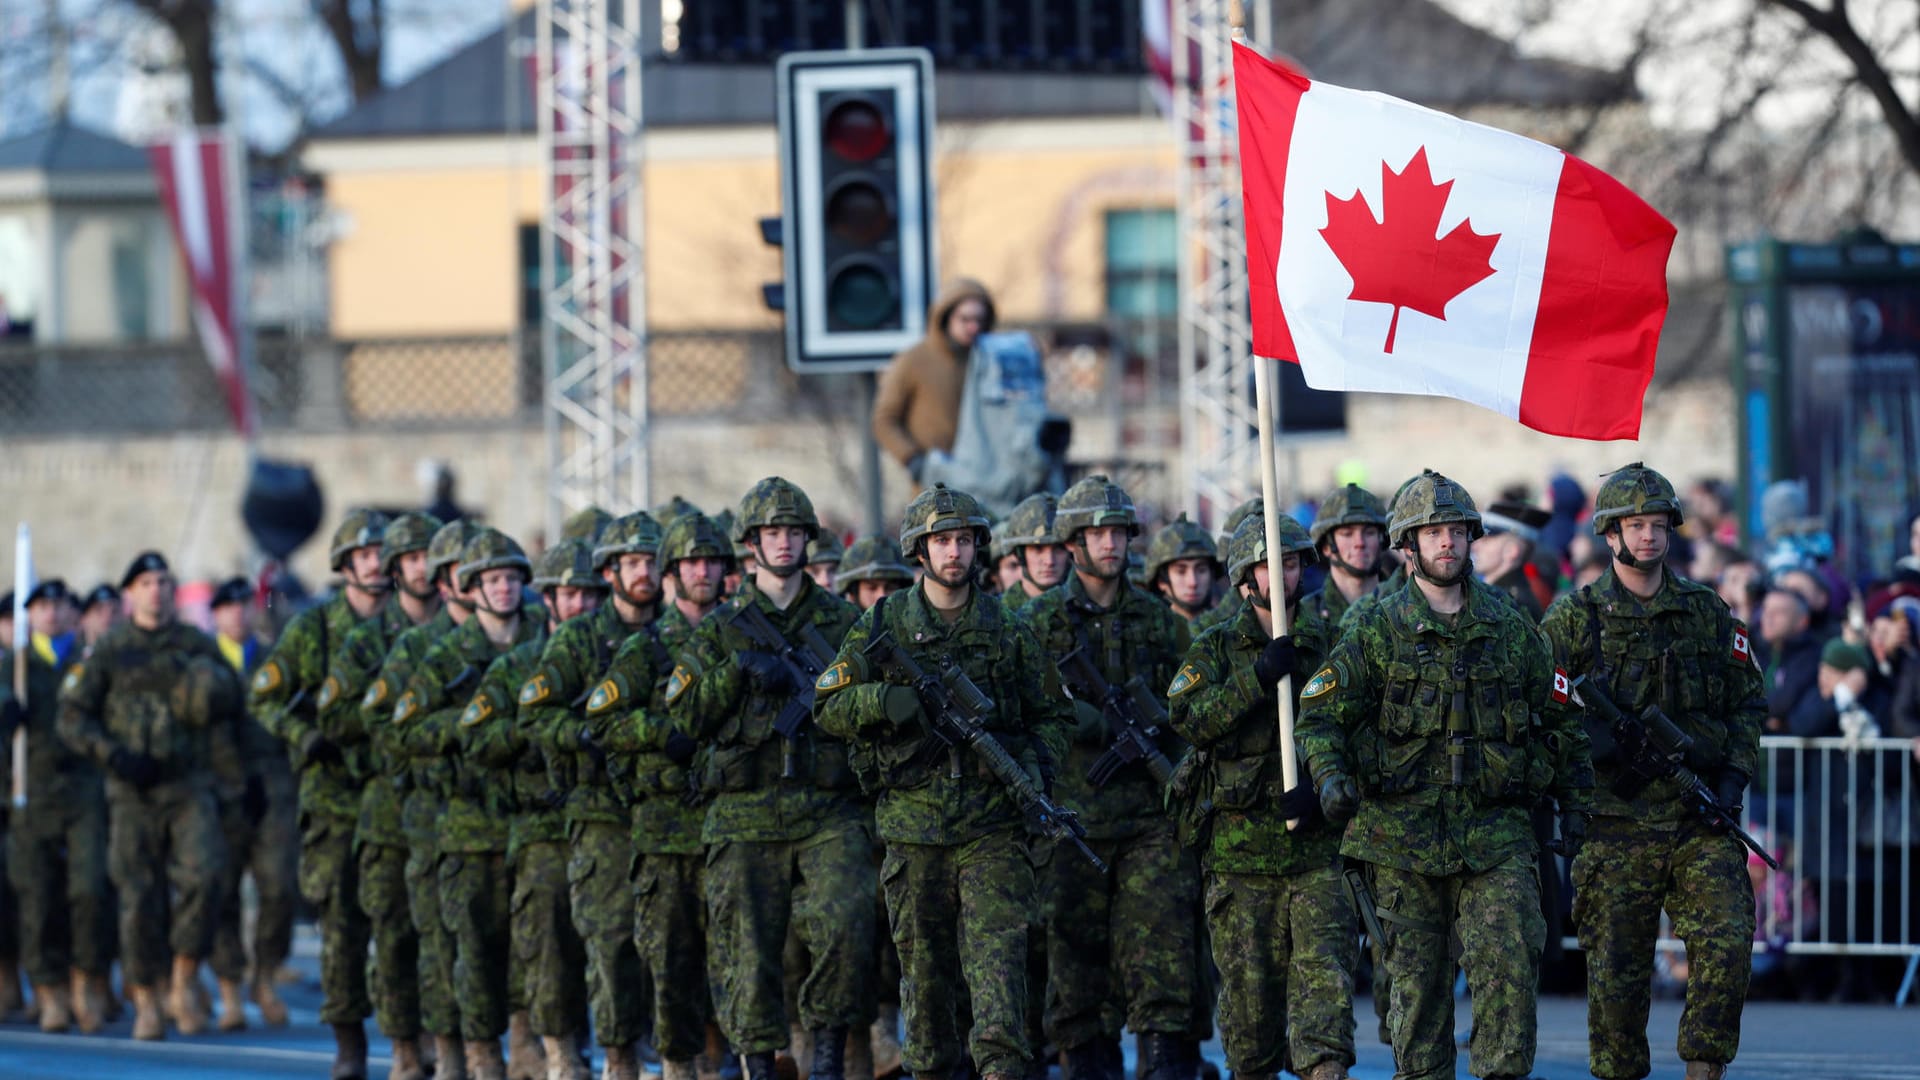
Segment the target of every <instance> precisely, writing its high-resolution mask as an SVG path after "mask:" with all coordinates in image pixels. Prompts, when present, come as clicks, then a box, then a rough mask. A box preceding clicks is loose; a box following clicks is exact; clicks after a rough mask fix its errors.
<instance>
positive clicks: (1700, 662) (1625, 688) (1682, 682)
mask: <svg viewBox="0 0 1920 1080" xmlns="http://www.w3.org/2000/svg"><path fill="white" fill-rule="evenodd" d="M1579 595H1580V599H1579V601H1578V602H1579V604H1580V607H1581V609H1582V610H1583V611H1584V612H1585V613H1586V618H1587V632H1588V638H1589V649H1590V652H1589V654H1588V656H1587V657H1586V658H1585V660H1586V663H1587V664H1588V672H1589V675H1590V677H1591V678H1592V679H1593V680H1594V681H1595V682H1598V683H1599V684H1601V685H1602V686H1603V687H1605V688H1606V692H1607V693H1609V694H1611V695H1612V697H1613V702H1614V704H1616V705H1618V706H1619V707H1620V709H1621V711H1623V712H1625V713H1626V714H1627V715H1629V716H1638V715H1640V713H1641V711H1642V710H1644V709H1645V708H1646V707H1647V706H1648V705H1658V706H1659V707H1660V709H1661V711H1663V712H1665V713H1666V714H1667V717H1668V718H1669V719H1671V720H1672V721H1673V722H1674V724H1675V725H1676V726H1678V727H1679V729H1680V730H1681V731H1683V732H1685V733H1686V734H1687V735H1689V736H1691V737H1692V738H1693V746H1692V747H1691V748H1690V749H1689V750H1688V751H1687V765H1688V767H1689V768H1691V769H1692V770H1693V771H1695V772H1697V773H1705V774H1708V775H1711V773H1712V772H1713V771H1714V770H1716V769H1718V768H1719V767H1720V766H1721V764H1722V763H1724V762H1725V761H1726V758H1727V734H1728V733H1727V725H1726V724H1725V723H1722V722H1720V721H1718V720H1717V719H1715V718H1716V717H1721V716H1725V715H1727V712H1728V711H1729V710H1728V709H1727V707H1726V703H1725V702H1724V701H1723V700H1721V699H1722V698H1723V697H1724V692H1723V691H1722V689H1721V683H1722V681H1723V680H1722V679H1721V678H1720V677H1718V674H1717V672H1716V670H1715V665H1716V664H1719V663H1723V662H1724V660H1725V657H1726V656H1727V654H1728V650H1730V649H1731V648H1732V644H1731V642H1730V641H1729V640H1728V638H1729V636H1730V634H1731V627H1725V628H1722V627H1721V626H1717V625H1712V626H1711V631H1710V632H1708V633H1703V632H1702V631H1703V630H1707V629H1708V627H1706V626H1703V625H1702V623H1709V625H1711V624H1712V623H1719V622H1722V621H1723V620H1711V621H1710V622H1709V620H1703V619H1701V618H1699V616H1700V615H1701V614H1703V613H1700V612H1696V611H1692V610H1689V609H1687V608H1684V607H1679V608H1668V609H1666V610H1664V611H1661V612H1658V613H1656V614H1655V615H1654V617H1653V618H1650V619H1649V618H1638V617H1634V616H1630V615H1623V614H1618V613H1609V612H1607V611H1606V610H1605V609H1604V607H1603V606H1602V605H1601V603H1600V602H1599V600H1598V599H1597V598H1596V597H1595V596H1594V594H1593V587H1592V586H1591V585H1589V586H1586V587H1584V588H1582V589H1581V590H1580V594H1579ZM1581 722H1582V724H1583V725H1584V726H1585V727H1586V730H1587V739H1588V742H1589V743H1591V744H1592V750H1593V762H1594V764H1595V765H1596V766H1599V765H1605V764H1607V763H1609V762H1611V761H1613V760H1615V759H1616V758H1617V756H1618V755H1617V751H1616V749H1615V747H1614V741H1613V734H1612V732H1610V731H1609V730H1608V729H1607V726H1606V722H1605V721H1603V720H1600V719H1598V718H1597V717H1596V715H1595V713H1594V711H1593V710H1588V711H1587V713H1586V715H1585V716H1583V717H1582V720H1581ZM1621 786H1622V785H1620V784H1618V783H1616V784H1615V790H1616V791H1617V792H1619V793H1620V794H1621V796H1622V797H1623V798H1632V797H1633V793H1634V790H1637V788H1638V787H1640V786H1644V785H1640V784H1632V785H1628V786H1629V787H1630V788H1631V789H1632V790H1626V791H1621V790H1620V788H1621Z"/></svg>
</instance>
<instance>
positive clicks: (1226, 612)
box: [1193, 495, 1266, 634]
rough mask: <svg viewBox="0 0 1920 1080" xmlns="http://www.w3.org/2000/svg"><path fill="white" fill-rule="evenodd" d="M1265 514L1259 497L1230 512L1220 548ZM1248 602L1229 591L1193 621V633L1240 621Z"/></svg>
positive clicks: (1232, 590) (1263, 505)
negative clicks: (1242, 525) (1251, 519)
mask: <svg viewBox="0 0 1920 1080" xmlns="http://www.w3.org/2000/svg"><path fill="white" fill-rule="evenodd" d="M1264 513H1266V503H1265V502H1264V501H1263V500H1262V499H1261V498H1260V496H1258V495H1255V496H1254V497H1253V498H1251V499H1248V500H1247V501H1246V502H1243V503H1241V504H1240V505H1239V506H1236V507H1234V508H1233V509H1232V510H1229V511H1228V512H1227V520H1226V531H1225V532H1223V533H1221V534H1220V540H1219V546H1220V547H1222V548H1224V547H1226V546H1227V545H1228V544H1229V543H1231V542H1232V540H1233V534H1234V533H1235V532H1237V531H1238V530H1239V528H1240V523H1241V522H1242V521H1245V520H1246V519H1247V518H1249V517H1260V516H1261V515H1262V514H1264ZM1246 602H1247V601H1246V597H1244V596H1241V595H1240V593H1239V592H1238V591H1237V590H1234V589H1228V590H1227V594H1226V596H1224V597H1222V598H1221V600H1220V602H1219V603H1217V604H1215V605H1214V606H1213V607H1212V608H1211V609H1209V610H1208V611H1207V612H1206V613H1204V614H1202V615H1201V616H1200V617H1199V618H1198V619H1195V620H1194V621H1193V632H1194V633H1195V634H1198V633H1201V632H1202V631H1205V630H1211V629H1213V628H1214V627H1216V626H1218V625H1220V624H1221V623H1230V622H1232V621H1234V620H1235V619H1238V618H1239V617H1240V611H1241V609H1242V608H1244V607H1245V606H1246Z"/></svg>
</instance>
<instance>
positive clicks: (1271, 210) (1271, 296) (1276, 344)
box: [1233, 46, 1313, 363]
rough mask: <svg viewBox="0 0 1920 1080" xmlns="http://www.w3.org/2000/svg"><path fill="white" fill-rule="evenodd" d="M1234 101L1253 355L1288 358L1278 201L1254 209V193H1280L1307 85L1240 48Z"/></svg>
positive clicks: (1290, 348)
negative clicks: (1277, 274) (1278, 270)
mask: <svg viewBox="0 0 1920 1080" xmlns="http://www.w3.org/2000/svg"><path fill="white" fill-rule="evenodd" d="M1233 81H1234V102H1235V105H1236V106H1237V108H1238V109H1239V114H1240V117H1239V126H1240V176H1241V183H1240V193H1241V215H1242V218H1243V219H1244V221H1245V223H1246V231H1247V278H1248V288H1249V292H1250V293H1251V296H1250V298H1249V299H1250V306H1251V312H1250V313H1251V315H1252V317H1253V354H1254V355H1255V356H1267V357H1273V358H1275V359H1279V360H1292V361H1294V362H1295V363H1298V362H1299V360H1300V356H1299V354H1298V353H1297V352H1295V351H1294V347H1293V334H1292V332H1291V331H1289V330H1288V329H1287V316H1286V313H1285V312H1284V311H1282V310H1281V309H1280V290H1279V287H1278V285H1277V283H1276V282H1275V280H1274V267H1276V266H1278V265H1279V264H1280V227H1281V223H1282V222H1283V221H1284V220H1285V218H1284V216H1283V215H1284V213H1285V211H1284V209H1283V208H1282V207H1281V205H1280V200H1279V199H1277V198H1276V199H1273V200H1272V201H1271V204H1268V205H1263V206H1262V207H1261V208H1259V209H1256V208H1255V207H1254V205H1253V200H1254V199H1256V198H1257V197H1258V196H1257V195H1255V192H1256V191H1260V190H1264V191H1273V192H1280V191H1285V190H1286V188H1287V160H1288V157H1289V155H1290V154H1291V153H1292V147H1293V118H1294V115H1295V113H1296V112H1297V111H1298V109H1299V107H1300V96H1301V95H1302V94H1305V93H1306V92H1307V88H1308V87H1309V86H1311V85H1313V84H1312V83H1311V82H1309V81H1308V79H1307V77H1306V76H1305V75H1302V74H1300V73H1299V72H1297V71H1294V70H1292V69H1291V68H1288V67H1286V66H1285V65H1283V64H1277V63H1274V62H1273V61H1271V60H1268V59H1267V58H1265V57H1263V56H1261V55H1259V54H1258V53H1256V52H1254V51H1253V50H1252V49H1249V48H1247V47H1245V46H1238V47H1236V48H1235V49H1234V50H1233Z"/></svg>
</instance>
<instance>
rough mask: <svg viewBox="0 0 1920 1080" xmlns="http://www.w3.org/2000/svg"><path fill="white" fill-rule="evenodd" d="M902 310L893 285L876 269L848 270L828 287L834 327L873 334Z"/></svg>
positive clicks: (864, 267)
mask: <svg viewBox="0 0 1920 1080" xmlns="http://www.w3.org/2000/svg"><path fill="white" fill-rule="evenodd" d="M898 307H899V301H898V300H897V298H896V296H895V294H894V291H893V285H892V283H890V282H889V281H888V280H887V276H886V275H885V274H883V273H881V272H880V270H879V269H878V268H876V267H873V266H869V265H866V264H864V263H861V264H856V265H853V266H849V267H846V268H845V269H842V270H841V271H839V272H838V273H836V274H834V275H833V280H832V281H831V282H829V283H828V285H827V314H828V316H829V317H830V318H831V319H832V321H833V322H834V323H837V324H838V325H840V326H842V327H849V328H852V329H856V330H871V329H874V328H875V327H878V326H881V325H882V324H884V323H886V322H887V321H889V320H890V319H892V318H893V315H894V312H895V311H896V310H897V309H898Z"/></svg>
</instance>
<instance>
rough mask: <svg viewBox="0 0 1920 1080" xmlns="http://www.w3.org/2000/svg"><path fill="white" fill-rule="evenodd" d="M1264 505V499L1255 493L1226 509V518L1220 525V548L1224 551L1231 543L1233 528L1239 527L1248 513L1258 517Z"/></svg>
mask: <svg viewBox="0 0 1920 1080" xmlns="http://www.w3.org/2000/svg"><path fill="white" fill-rule="evenodd" d="M1266 505H1267V503H1266V500H1265V499H1262V498H1261V497H1260V496H1258V495H1255V496H1254V497H1253V498H1251V499H1248V500H1247V501H1246V502H1243V503H1241V504H1240V505H1239V506H1236V507H1234V508H1233V509H1231V510H1229V511H1227V519H1226V521H1224V522H1222V523H1221V525H1220V550H1222V551H1225V550H1226V549H1227V548H1228V547H1229V546H1231V545H1232V543H1233V534H1234V532H1235V530H1237V529H1239V528H1240V523H1241V522H1243V521H1245V520H1247V516H1248V515H1249V514H1251V515H1252V516H1254V517H1259V516H1260V515H1261V513H1262V512H1263V511H1264V510H1265V508H1266Z"/></svg>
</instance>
